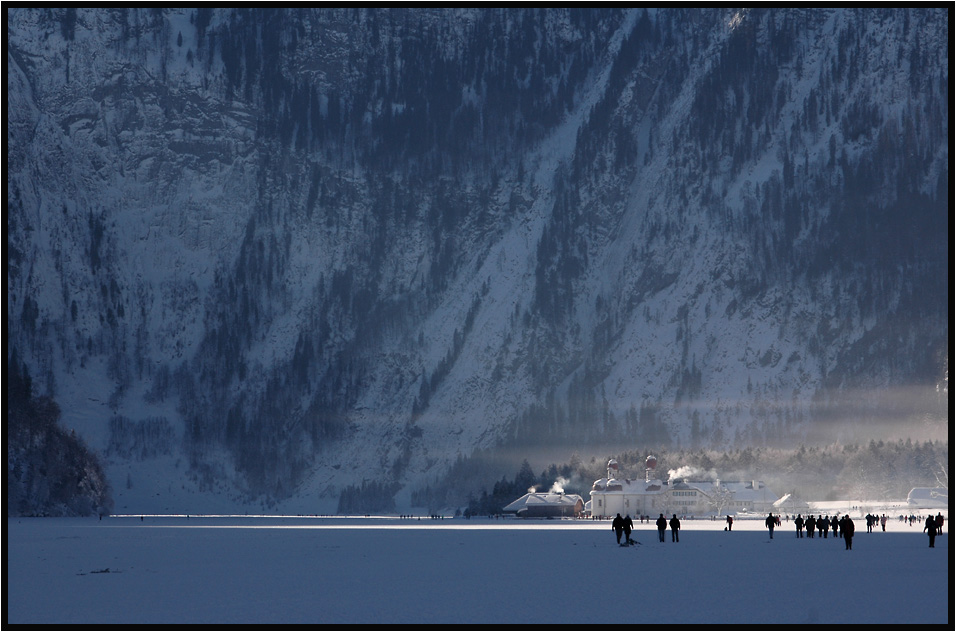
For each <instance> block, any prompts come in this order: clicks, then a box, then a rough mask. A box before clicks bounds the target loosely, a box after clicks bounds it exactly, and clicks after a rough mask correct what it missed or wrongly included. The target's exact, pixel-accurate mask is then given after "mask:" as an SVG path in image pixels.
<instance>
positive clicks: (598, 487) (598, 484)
mask: <svg viewBox="0 0 956 632" xmlns="http://www.w3.org/2000/svg"><path fill="white" fill-rule="evenodd" d="M591 491H594V492H600V491H604V479H603V478H599V479H597V480H596V481H594V484H593V485H591Z"/></svg>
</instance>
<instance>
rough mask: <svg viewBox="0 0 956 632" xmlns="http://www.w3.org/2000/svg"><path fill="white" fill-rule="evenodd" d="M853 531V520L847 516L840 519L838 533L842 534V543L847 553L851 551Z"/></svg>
mask: <svg viewBox="0 0 956 632" xmlns="http://www.w3.org/2000/svg"><path fill="white" fill-rule="evenodd" d="M855 529H856V527H855V526H854V525H853V520H852V519H851V518H850V515H849V514H847V515H845V516H843V517H842V518H840V533H842V534H843V541H844V542H845V543H846V550H847V551H850V550H852V549H853V531H854V530H855Z"/></svg>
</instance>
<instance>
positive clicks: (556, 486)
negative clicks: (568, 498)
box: [548, 476, 570, 494]
mask: <svg viewBox="0 0 956 632" xmlns="http://www.w3.org/2000/svg"><path fill="white" fill-rule="evenodd" d="M569 482H570V481H568V479H566V478H564V477H563V476H559V477H558V480H556V481H554V483H552V484H551V489H549V490H548V493H549V494H563V493H564V486H565V485H567V484H568V483H569Z"/></svg>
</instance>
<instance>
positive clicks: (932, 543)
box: [923, 516, 936, 549]
mask: <svg viewBox="0 0 956 632" xmlns="http://www.w3.org/2000/svg"><path fill="white" fill-rule="evenodd" d="M927 532H928V533H929V548H931V549H935V548H936V518H934V517H933V516H926V526H925V527H923V533H927Z"/></svg>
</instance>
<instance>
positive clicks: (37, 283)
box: [7, 8, 949, 510]
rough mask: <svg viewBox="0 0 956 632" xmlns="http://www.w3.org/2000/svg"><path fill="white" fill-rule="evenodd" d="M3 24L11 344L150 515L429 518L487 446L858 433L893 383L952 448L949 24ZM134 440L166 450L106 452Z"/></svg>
mask: <svg viewBox="0 0 956 632" xmlns="http://www.w3.org/2000/svg"><path fill="white" fill-rule="evenodd" d="M8 29H9V40H8V41H9V45H8V56H7V66H8V69H9V71H10V72H8V87H7V102H8V126H7V144H8V147H9V148H10V149H9V151H8V158H7V176H8V179H7V182H8V186H7V202H8V209H9V212H8V220H7V228H8V249H9V251H10V256H9V257H8V268H7V270H8V274H7V287H8V337H9V340H10V343H11V346H13V347H16V348H17V350H18V353H19V354H20V356H21V357H22V358H24V359H25V360H26V361H27V363H28V365H29V366H30V369H31V371H32V372H33V374H34V376H35V378H36V379H35V381H36V382H37V383H38V385H41V386H42V387H43V389H44V390H45V391H46V392H49V393H51V394H53V395H54V396H55V398H56V399H57V401H59V403H60V405H61V408H62V409H63V417H64V418H63V422H64V424H65V425H67V426H68V427H75V428H76V429H77V431H78V432H80V433H81V434H82V435H83V436H84V437H85V438H86V439H87V441H88V442H89V443H90V444H91V446H92V447H93V448H94V449H96V450H99V451H100V452H101V453H102V454H103V456H104V458H105V459H106V460H107V462H108V463H109V471H110V473H111V475H112V476H113V478H114V487H115V488H116V489H115V492H116V494H117V496H118V497H120V498H121V499H122V497H124V496H126V497H128V498H131V499H133V498H135V501H134V502H135V503H136V504H138V503H145V505H146V506H143V507H141V509H143V510H148V509H149V506H151V505H150V503H153V502H161V503H163V504H165V503H166V500H165V498H168V497H170V496H171V495H173V494H174V493H183V494H186V493H193V492H194V491H195V492H199V491H205V492H209V493H212V494H216V495H217V498H218V499H219V500H220V501H221V502H223V503H224V504H227V505H228V504H229V503H232V502H241V501H244V500H246V499H249V498H257V499H259V500H261V499H263V498H265V499H270V500H281V499H286V498H290V497H292V498H297V499H300V501H297V502H301V503H302V504H303V506H308V503H311V502H315V499H316V498H321V499H324V500H323V501H322V502H325V503H330V504H332V505H333V506H334V500H335V498H337V495H338V493H339V492H340V491H341V490H342V489H343V488H344V487H346V486H349V485H353V486H357V485H361V484H362V482H363V481H377V482H381V483H382V484H387V485H391V484H392V483H395V484H396V489H398V488H402V491H401V492H400V495H399V500H400V501H401V500H403V499H404V500H406V501H407V499H408V495H409V494H410V492H411V491H413V490H414V489H415V488H416V487H418V486H421V485H425V484H428V483H429V482H430V481H434V480H435V478H436V477H438V476H440V474H441V472H442V471H443V470H444V468H446V467H447V466H448V465H449V464H450V463H452V462H454V460H455V459H456V458H457V457H458V456H459V455H461V456H468V455H469V454H471V453H472V451H473V450H475V449H476V448H490V447H493V446H495V445H496V443H497V442H499V441H505V442H506V443H513V442H515V441H517V442H518V443H519V444H521V443H522V442H524V444H529V445H534V444H535V442H536V441H537V440H538V439H540V440H541V442H543V443H547V444H549V445H551V446H560V449H566V450H567V451H568V452H570V451H572V450H574V449H577V448H580V447H587V446H588V445H601V444H602V443H604V442H613V443H618V444H620V443H629V442H639V443H642V444H643V443H645V442H649V443H651V444H653V443H654V442H661V443H666V442H669V443H677V442H680V443H681V445H703V444H711V443H713V444H717V445H729V444H735V443H746V442H758V443H759V442H790V441H798V440H803V439H809V438H812V437H815V433H816V432H817V430H818V429H820V428H822V427H824V425H825V424H823V422H826V427H838V428H840V430H838V431H836V434H837V435H838V436H850V434H849V431H847V430H845V426H843V425H839V424H836V425H833V424H832V423H831V422H832V420H833V419H834V418H835V417H838V416H842V415H844V414H846V413H847V410H846V409H847V407H850V408H851V409H852V413H850V416H851V417H852V418H853V421H854V424H860V425H862V426H866V425H868V424H870V422H871V421H873V420H874V419H876V418H878V417H879V414H878V413H879V412H880V409H881V408H883V409H885V408H886V405H885V404H887V402H889V403H891V404H893V405H894V406H896V404H897V403H898V401H899V400H898V399H897V398H895V397H894V398H892V399H887V398H888V397H889V396H888V395H879V394H878V395H876V396H873V395H871V394H869V393H870V391H869V390H868V389H872V388H877V389H880V391H878V393H889V392H891V391H889V390H888V389H889V388H891V387H902V386H912V387H913V390H912V403H911V404H907V405H906V406H902V405H900V406H899V407H898V408H897V409H895V410H894V414H896V415H897V419H896V421H912V420H914V419H915V420H917V421H919V423H920V424H921V429H922V430H921V431H923V430H925V431H927V432H936V431H937V430H938V429H939V428H944V427H945V426H944V425H942V424H943V421H944V420H945V413H946V410H945V406H942V407H941V406H940V404H939V400H938V399H937V398H935V397H931V396H930V394H931V393H932V392H935V391H934V390H933V389H935V387H936V384H937V383H941V384H943V387H944V388H946V384H945V382H944V379H945V373H944V367H945V366H946V365H947V362H948V356H947V351H946V349H947V347H946V340H947V335H948V326H947V322H948V318H947V305H948V303H949V298H948V297H949V294H948V293H949V287H948V283H947V276H946V270H947V267H946V266H947V265H948V264H947V257H948V251H947V240H946V238H945V235H946V230H945V227H946V226H947V220H946V217H947V209H946V195H945V191H946V188H945V187H946V178H947V174H948V173H949V163H948V145H947V142H946V139H947V138H948V137H949V130H948V118H947V116H946V113H947V112H948V109H949V104H948V101H947V99H948V95H949V91H948V86H947V85H946V83H945V77H946V76H948V69H947V66H946V64H947V56H946V55H947V54H946V50H947V48H946V43H947V15H946V13H945V11H940V10H932V9H922V8H915V9H906V10H904V9H894V10H885V11H884V10H876V9H858V10H849V9H839V10H789V9H788V10H760V9H753V10H749V11H747V12H740V13H736V12H733V11H729V10H725V9H706V10H699V9H675V10H657V11H647V12H645V11H642V10H630V11H620V10H612V9H598V10H594V11H590V10H589V11H568V10H543V11H533V10H508V11H485V10H475V9H469V10H455V11H445V10H433V9H428V10H420V11H419V10H414V9H401V10H397V9H396V10H357V11H351V10H344V9H343V10H335V11H325V10H312V11H285V10H271V9H256V10H229V9H218V8H217V9H203V10H198V11H197V10H192V9H182V8H179V9H164V10H162V11H151V10H133V9H130V10H126V9H122V10H120V9H116V10H113V9H109V10H107V9H81V8H78V9H75V10H73V9H50V10H47V9H42V10H41V9H25V8H17V9H11V10H10V11H9V12H8ZM914 385H915V386H914ZM894 392H897V391H894ZM114 416H121V417H124V418H126V419H129V420H133V421H134V422H136V421H140V420H147V419H165V420H167V421H168V422H169V424H170V426H171V428H172V429H173V431H174V433H175V435H176V441H175V445H176V446H177V448H176V451H175V453H174V454H170V455H166V456H163V457H155V458H150V459H147V460H142V461H137V460H135V459H129V458H126V457H120V456H119V455H111V454H109V453H108V452H107V447H108V446H109V445H110V436H109V420H110V419H111V418H112V417H114ZM870 425H872V424H870ZM841 433H842V434H841ZM556 449H557V448H556ZM154 477H155V480H157V481H159V480H163V479H164V478H166V479H168V478H171V477H173V478H176V479H177V480H179V479H183V482H182V483H181V484H180V485H179V486H178V487H179V488H180V489H179V490H178V491H177V492H174V490H173V489H172V487H170V486H169V485H167V484H162V485H159V484H156V485H155V488H154V487H151V486H150V485H151V484H149V483H147V482H146V481H149V480H152V479H154ZM127 481H130V482H131V484H130V485H129V486H127V485H126V482H127ZM161 487H162V488H165V489H160V488H161ZM147 489H148V490H147ZM156 498H164V500H163V501H157V500H154V499H156ZM118 504H120V503H118ZM131 509H134V508H131ZM135 509H140V507H135Z"/></svg>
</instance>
